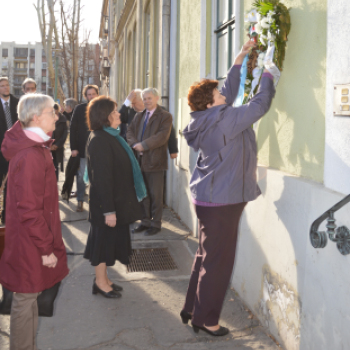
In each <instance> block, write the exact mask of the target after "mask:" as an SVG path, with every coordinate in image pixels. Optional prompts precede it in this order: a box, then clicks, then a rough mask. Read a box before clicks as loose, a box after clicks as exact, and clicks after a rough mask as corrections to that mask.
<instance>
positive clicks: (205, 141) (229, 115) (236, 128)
mask: <svg viewBox="0 0 350 350" xmlns="http://www.w3.org/2000/svg"><path fill="white" fill-rule="evenodd" d="M239 83H240V67H239V66H238V67H237V66H233V67H232V68H231V69H230V71H229V72H228V74H227V78H226V80H225V83H224V85H223V87H222V90H221V93H222V94H223V95H224V96H226V103H227V104H225V105H220V106H215V107H212V108H208V109H206V110H205V111H196V112H192V113H191V117H192V120H191V121H190V123H189V124H188V125H187V126H186V128H185V129H184V131H183V135H184V137H185V138H186V140H187V143H188V145H189V146H190V147H192V148H194V150H195V151H198V150H199V151H200V152H199V155H198V159H197V164H196V167H195V169H194V172H193V174H192V177H191V181H190V190H191V193H192V197H193V198H194V199H195V200H196V201H201V202H207V203H220V204H236V203H241V202H248V201H252V200H254V199H256V198H257V197H258V196H259V195H260V193H261V192H260V189H259V187H258V185H257V180H256V167H257V146H256V141H255V133H254V131H253V129H252V127H251V126H252V124H253V123H255V122H256V121H257V120H259V119H260V118H261V117H262V116H263V115H264V114H265V113H266V112H267V111H268V110H269V108H270V106H271V102H272V98H273V97H274V95H275V88H274V85H273V81H272V79H270V78H269V77H266V76H263V77H262V79H261V83H260V87H259V90H258V93H257V94H256V95H255V96H254V97H253V98H252V99H251V100H250V102H249V103H248V104H246V105H243V106H240V107H236V108H235V107H232V104H233V102H234V100H235V99H236V96H237V93H238V89H239Z"/></svg>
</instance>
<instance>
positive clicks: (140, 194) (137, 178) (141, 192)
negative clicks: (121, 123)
mask: <svg viewBox="0 0 350 350" xmlns="http://www.w3.org/2000/svg"><path fill="white" fill-rule="evenodd" d="M103 130H104V131H106V132H108V134H110V135H112V136H114V137H115V138H116V139H117V140H118V141H119V143H120V144H121V145H122V146H123V148H124V149H125V151H126V153H127V154H128V156H129V158H130V162H131V166H132V173H133V176H134V186H135V190H136V196H137V199H138V201H139V202H141V201H142V200H143V199H144V198H146V197H147V190H146V185H145V182H144V181H143V176H142V173H141V169H140V166H139V163H138V162H137V160H136V158H135V156H134V152H133V151H132V149H131V148H130V146H129V145H128V144H127V143H126V141H125V140H124V139H123V138H122V137H121V136H120V135H119V134H120V129H119V128H117V129H114V128H111V127H110V126H108V127H105V126H104V127H103Z"/></svg>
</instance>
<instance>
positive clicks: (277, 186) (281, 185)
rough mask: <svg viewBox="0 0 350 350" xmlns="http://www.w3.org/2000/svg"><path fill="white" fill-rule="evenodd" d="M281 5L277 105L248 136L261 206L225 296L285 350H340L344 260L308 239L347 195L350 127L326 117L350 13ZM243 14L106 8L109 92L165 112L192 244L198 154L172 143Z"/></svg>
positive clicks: (186, 4)
mask: <svg viewBox="0 0 350 350" xmlns="http://www.w3.org/2000/svg"><path fill="white" fill-rule="evenodd" d="M281 2H283V3H284V4H285V5H286V6H287V7H289V8H290V15H291V22H292V27H291V32H290V34H289V37H288V43H287V50H286V59H285V62H284V69H283V72H282V74H281V79H280V81H279V84H278V86H277V93H276V97H275V99H274V100H273V104H272V106H271V109H270V111H269V112H268V113H267V114H266V115H265V116H264V117H263V118H262V119H261V120H260V121H259V122H257V123H256V125H254V130H255V133H256V139H257V144H258V162H259V167H258V182H259V186H260V188H261V190H262V195H261V196H260V197H259V198H258V199H257V200H256V201H254V202H251V203H249V204H248V205H247V207H246V209H245V211H244V215H243V217H242V221H241V226H240V237H239V244H238V250H237V260H236V265H235V271H234V274H233V279H232V286H233V287H234V288H235V289H236V291H237V293H238V294H239V295H240V297H241V298H242V299H243V300H244V302H245V303H246V304H247V305H248V306H249V308H250V309H251V310H252V311H253V312H254V314H255V315H256V316H257V317H258V318H259V319H260V321H261V322H262V324H263V325H264V326H266V327H268V329H269V331H270V332H271V333H272V334H273V335H274V336H275V337H276V338H277V339H278V341H279V342H280V343H281V345H282V347H283V348H285V349H288V350H297V349H299V350H306V349H312V350H319V349H337V350H338V349H339V350H340V349H347V348H350V334H349V332H348V331H347V329H346V327H347V319H348V316H347V315H348V314H349V313H350V303H349V302H348V299H347V294H348V286H349V285H350V277H349V275H348V273H347V264H348V263H349V259H350V256H349V255H342V254H341V253H340V252H339V250H338V249H337V245H336V244H335V243H333V242H331V241H330V240H328V244H327V246H326V247H325V248H324V249H315V248H313V246H312V245H311V244H310V235H309V233H310V228H311V225H312V223H313V222H314V221H315V220H316V219H317V218H318V217H319V216H321V215H322V214H323V213H324V212H326V211H328V210H329V209H330V208H331V207H332V206H333V205H335V204H336V203H337V202H339V201H340V200H342V199H343V198H344V197H345V195H347V194H349V193H350V182H349V180H348V178H349V175H350V152H349V150H348V147H347V146H348V140H349V139H350V117H349V116H339V115H336V114H334V113H333V112H334V91H335V90H334V89H335V85H336V84H349V83H350V78H349V77H350V61H349V57H350V54H349V52H348V51H349V50H348V49H347V46H346V44H345V43H346V42H347V38H348V35H349V31H350V30H349V26H348V25H347V22H346V19H347V18H348V16H346V15H350V9H349V7H347V6H346V5H345V2H344V1H340V2H337V3H334V2H328V4H327V1H326V0H320V1H314V0H293V1H292V0H281ZM252 4H253V0H242V1H241V0H220V1H219V0H191V1H189V0H171V1H170V0H169V1H161V0H160V1H157V2H156V1H152V0H148V1H145V0H138V1H135V0H134V1H128V0H126V1H112V0H111V1H110V2H108V1H105V2H104V15H105V17H104V16H102V21H101V28H103V25H105V24H106V21H105V20H106V19H109V23H108V26H106V28H107V29H106V32H107V35H106V36H105V37H104V40H105V41H104V45H105V50H106V51H105V54H106V56H105V57H107V58H108V62H107V60H106V65H107V66H110V68H109V69H107V70H106V73H109V76H107V75H106V76H105V81H107V85H108V86H107V85H105V87H106V91H107V90H108V92H109V93H110V95H111V96H112V97H114V98H116V99H117V101H119V103H121V102H123V100H124V98H125V97H126V96H127V94H128V92H129V91H130V90H131V89H132V88H135V87H139V88H143V87H146V86H149V85H153V86H155V87H157V88H159V89H160V90H161V91H162V96H163V101H162V103H163V104H165V103H166V101H167V100H168V101H169V105H168V106H169V110H170V112H171V113H172V115H173V117H174V120H173V123H174V126H175V130H177V132H178V146H179V157H178V159H176V161H175V162H173V161H171V162H169V171H168V174H167V204H168V205H169V206H170V207H172V208H173V209H174V210H175V211H176V212H177V213H178V214H179V216H180V217H181V219H182V220H183V221H184V222H185V223H186V224H187V225H188V227H190V229H191V230H192V231H193V233H194V234H195V235H196V233H197V230H198V229H197V219H196V215H195V212H194V208H193V205H192V204H191V197H190V191H189V186H188V183H189V180H190V177H191V173H192V171H193V168H194V166H195V164H196V159H197V154H196V152H194V151H193V150H192V149H190V148H189V147H188V146H187V143H186V141H185V139H184V138H183V137H182V136H181V130H183V128H184V127H185V126H186V125H187V124H188V123H189V121H190V114H189V113H190V110H189V107H188V105H187V92H188V88H189V86H190V85H191V84H192V83H193V82H195V81H198V80H200V79H201V78H211V79H217V80H219V83H220V84H222V81H223V79H224V78H225V76H226V72H227V70H228V68H229V67H230V65H231V64H232V63H233V60H234V57H235V55H236V54H237V53H238V52H239V50H240V48H241V46H242V44H243V43H244V42H245V41H246V40H247V37H246V33H245V29H244V22H243V19H244V14H245V13H246V12H248V11H249V10H250V9H251V8H252ZM169 25H170V30H169V32H168V26H169ZM167 55H168V56H167ZM167 57H169V58H167ZM108 70H109V72H107V71H108ZM165 84H167V86H164V85H165ZM167 89H168V90H167ZM345 90H346V89H345ZM349 214H350V204H349V205H347V206H344V207H343V208H342V209H340V210H339V211H337V212H336V213H335V218H336V225H337V226H338V227H340V226H342V225H345V226H347V227H350V219H349V218H350V215H349ZM326 223H327V222H323V223H322V224H321V226H320V229H321V230H324V231H326V230H327V228H326V227H325V224H326Z"/></svg>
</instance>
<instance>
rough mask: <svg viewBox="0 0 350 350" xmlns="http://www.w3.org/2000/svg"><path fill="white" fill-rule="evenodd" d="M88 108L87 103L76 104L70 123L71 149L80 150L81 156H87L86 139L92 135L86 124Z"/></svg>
mask: <svg viewBox="0 0 350 350" xmlns="http://www.w3.org/2000/svg"><path fill="white" fill-rule="evenodd" d="M86 108H87V103H82V104H80V105H78V106H76V107H75V108H74V111H73V115H72V120H71V124H70V149H71V150H72V151H75V150H77V151H79V154H78V156H79V157H80V158H85V146H86V141H87V139H88V137H89V135H90V131H89V129H88V126H87V124H86Z"/></svg>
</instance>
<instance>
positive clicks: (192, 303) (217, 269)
mask: <svg viewBox="0 0 350 350" xmlns="http://www.w3.org/2000/svg"><path fill="white" fill-rule="evenodd" d="M246 204H247V203H238V204H232V205H225V206H220V207H204V206H198V205H196V213H197V217H198V221H199V246H198V250H197V253H196V256H195V258H194V262H193V266H192V273H191V278H190V282H189V285H188V290H187V295H186V301H185V305H184V307H183V309H184V310H185V311H187V312H191V313H193V317H192V323H193V324H194V325H196V326H200V327H202V326H204V325H205V326H208V327H210V326H216V325H217V324H219V318H220V313H221V309H222V305H223V303H224V298H225V294H226V290H227V287H228V285H229V282H230V278H231V274H232V270H233V265H234V262H235V253H236V245H237V235H238V225H239V221H240V218H241V215H242V212H243V209H244V207H245V205H246Z"/></svg>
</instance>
